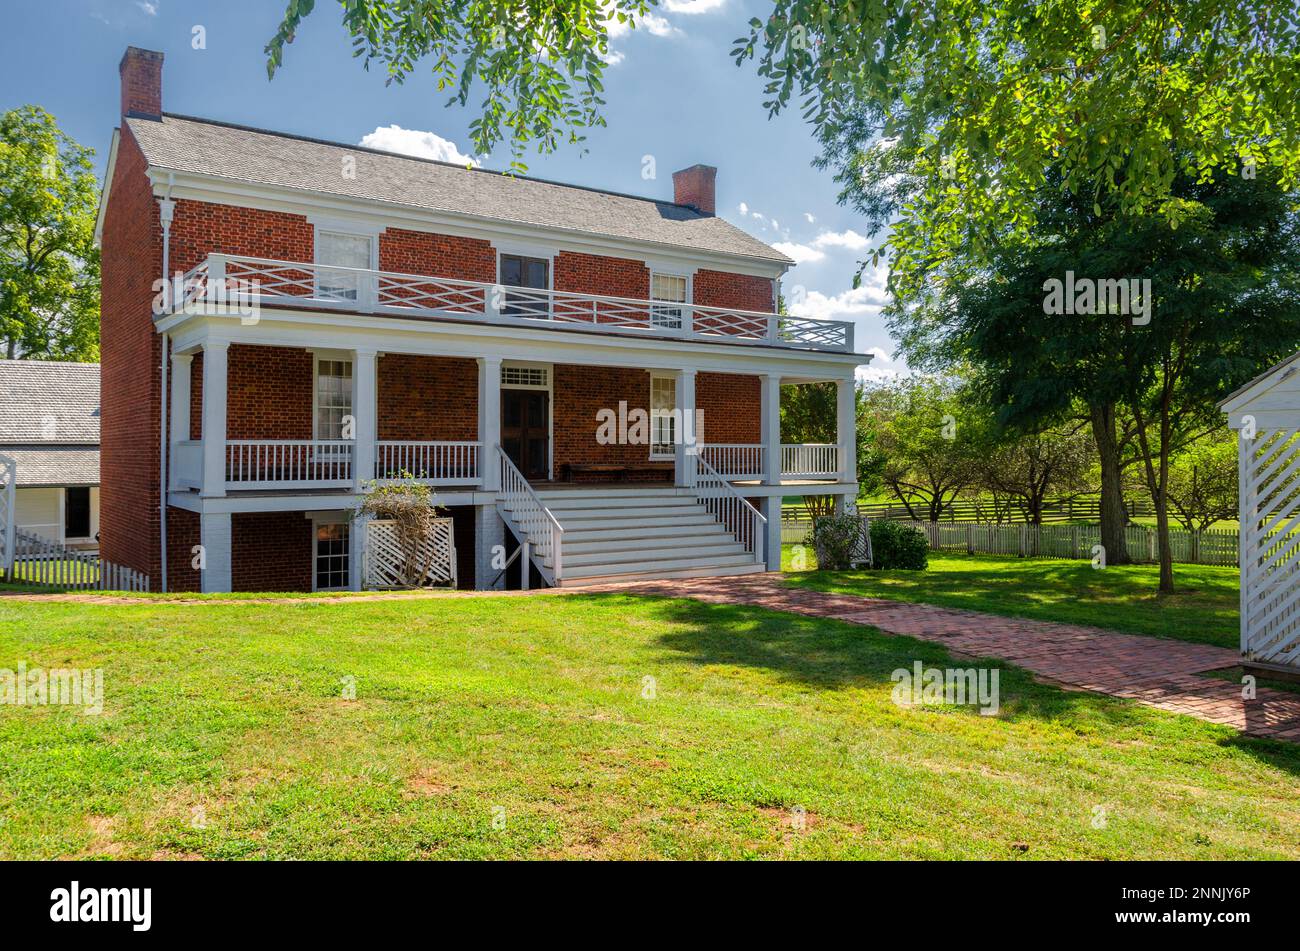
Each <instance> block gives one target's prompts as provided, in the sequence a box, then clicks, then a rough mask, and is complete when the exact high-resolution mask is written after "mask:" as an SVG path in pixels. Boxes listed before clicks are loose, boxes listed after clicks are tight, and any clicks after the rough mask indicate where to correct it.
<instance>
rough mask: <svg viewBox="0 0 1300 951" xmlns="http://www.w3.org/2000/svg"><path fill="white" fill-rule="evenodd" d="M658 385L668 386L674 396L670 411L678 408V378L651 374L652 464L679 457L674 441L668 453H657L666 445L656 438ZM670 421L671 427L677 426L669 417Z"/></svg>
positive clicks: (670, 443)
mask: <svg viewBox="0 0 1300 951" xmlns="http://www.w3.org/2000/svg"><path fill="white" fill-rule="evenodd" d="M656 383H660V384H661V385H662V384H667V386H668V388H669V390H670V391H671V392H672V395H673V400H672V405H671V406H670V407H668V408H669V410H674V409H676V408H677V377H676V376H673V375H671V374H668V373H651V374H650V399H649V401H648V402H649V404H650V405H649V410H650V413H649V415H650V461H651V462H665V461H668V460H670V459H675V458H676V455H677V450H676V444H675V442H673V441H670V442H668V443H667V446H668V451H667V452H663V451H657V450H656V447H658V446H662V445H664V443H660V442H659V441H658V440H657V439H656V438H655V437H656V436H658V429H657V426H656V422H655V384H656ZM668 420H669V425H670V426H672V425H675V424H674V423H673V422H672V420H673V417H671V416H669V417H668ZM670 435H672V436H674V437H675V436H676V433H675V432H673V433H670Z"/></svg>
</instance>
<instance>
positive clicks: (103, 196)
mask: <svg viewBox="0 0 1300 951" xmlns="http://www.w3.org/2000/svg"><path fill="white" fill-rule="evenodd" d="M121 138H122V130H121V129H114V130H113V141H112V143H111V144H110V145H109V147H108V166H107V167H106V168H105V169H104V189H103V191H101V192H100V193H99V209H98V210H97V211H96V212H95V247H97V248H98V247H100V246H101V245H102V244H103V242H104V215H105V213H106V212H107V210H108V193H109V190H110V189H111V188H112V187H113V171H114V169H116V168H117V144H118V142H119V141H120V140H121ZM153 184H154V187H155V188H157V186H158V183H157V182H154V183H153Z"/></svg>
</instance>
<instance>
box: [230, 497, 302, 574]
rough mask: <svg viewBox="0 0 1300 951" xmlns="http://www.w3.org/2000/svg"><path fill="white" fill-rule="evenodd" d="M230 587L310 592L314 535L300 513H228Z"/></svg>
mask: <svg viewBox="0 0 1300 951" xmlns="http://www.w3.org/2000/svg"><path fill="white" fill-rule="evenodd" d="M231 534H233V535H234V543H233V545H232V546H231V587H232V588H233V589H234V590H235V591H310V590H311V585H312V570H313V567H314V566H313V560H314V559H313V555H314V551H313V549H314V547H315V538H314V537H313V535H312V526H311V520H310V519H309V518H307V517H306V516H305V515H304V514H303V513H302V512H240V513H236V514H235V515H233V516H231Z"/></svg>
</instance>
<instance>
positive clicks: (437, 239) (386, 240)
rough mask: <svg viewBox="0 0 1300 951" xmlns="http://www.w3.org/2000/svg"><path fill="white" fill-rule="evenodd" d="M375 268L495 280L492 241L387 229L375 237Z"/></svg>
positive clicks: (495, 263)
mask: <svg viewBox="0 0 1300 951" xmlns="http://www.w3.org/2000/svg"><path fill="white" fill-rule="evenodd" d="M379 268H380V270H382V271H399V272H401V273H403V274H429V275H433V276H435V277H452V278H456V279H458V280H462V281H483V282H484V283H495V282H496V279H497V253H496V249H495V248H493V247H492V242H490V241H483V240H480V239H478V238H460V237H455V236H453V235H446V234H430V233H429V232H426V231H407V230H405V229H403V228H389V229H388V230H386V231H385V232H384V233H383V234H381V235H380V236H379ZM480 303H481V301H480Z"/></svg>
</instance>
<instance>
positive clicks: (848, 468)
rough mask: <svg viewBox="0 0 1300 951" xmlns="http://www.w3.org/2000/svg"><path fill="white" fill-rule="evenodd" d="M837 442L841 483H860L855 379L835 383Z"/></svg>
mask: <svg viewBox="0 0 1300 951" xmlns="http://www.w3.org/2000/svg"><path fill="white" fill-rule="evenodd" d="M835 408H836V426H835V437H836V438H835V441H836V442H837V443H839V456H840V481H841V482H857V481H858V403H857V390H856V382H855V380H854V378H853V377H849V378H848V379H847V380H836V381H835Z"/></svg>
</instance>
